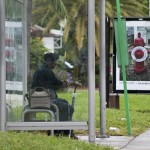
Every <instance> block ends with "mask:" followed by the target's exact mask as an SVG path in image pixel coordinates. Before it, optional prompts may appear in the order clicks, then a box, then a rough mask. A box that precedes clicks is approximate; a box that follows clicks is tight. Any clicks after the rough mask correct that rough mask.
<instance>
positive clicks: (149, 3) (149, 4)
mask: <svg viewBox="0 0 150 150" xmlns="http://www.w3.org/2000/svg"><path fill="white" fill-rule="evenodd" d="M149 17H150V0H149Z"/></svg>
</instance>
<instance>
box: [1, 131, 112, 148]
mask: <svg viewBox="0 0 150 150" xmlns="http://www.w3.org/2000/svg"><path fill="white" fill-rule="evenodd" d="M0 138H1V139H4V140H0V149H1V150H112V148H110V147H108V146H107V147H106V146H100V145H96V144H89V143H85V142H81V141H78V140H73V139H69V138H68V137H51V136H50V137H48V136H46V135H42V134H39V133H36V134H33V133H29V132H0Z"/></svg>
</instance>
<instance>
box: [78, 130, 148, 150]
mask: <svg viewBox="0 0 150 150" xmlns="http://www.w3.org/2000/svg"><path fill="white" fill-rule="evenodd" d="M78 137H79V140H81V141H85V142H88V136H78ZM95 143H96V144H100V145H105V146H111V147H113V148H114V149H116V150H150V129H149V130H148V131H146V132H145V133H143V134H141V135H139V136H137V137H132V136H110V137H109V138H96V139H95Z"/></svg>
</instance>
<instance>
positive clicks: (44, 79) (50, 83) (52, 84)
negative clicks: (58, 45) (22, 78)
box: [32, 65, 63, 98]
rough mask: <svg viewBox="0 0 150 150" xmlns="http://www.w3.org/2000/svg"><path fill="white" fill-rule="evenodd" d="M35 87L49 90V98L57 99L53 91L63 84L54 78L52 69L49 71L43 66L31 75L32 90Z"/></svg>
mask: <svg viewBox="0 0 150 150" xmlns="http://www.w3.org/2000/svg"><path fill="white" fill-rule="evenodd" d="M35 87H44V88H45V89H50V91H51V95H52V97H51V98H57V95H56V92H55V91H56V90H57V89H59V88H61V87H63V82H62V81H60V80H58V79H57V78H56V76H55V74H54V72H53V70H52V69H49V68H48V66H47V65H43V66H42V67H41V68H40V69H38V70H36V71H35V73H34V75H33V81H32V88H35Z"/></svg>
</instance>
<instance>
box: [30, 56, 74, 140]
mask: <svg viewBox="0 0 150 150" xmlns="http://www.w3.org/2000/svg"><path fill="white" fill-rule="evenodd" d="M58 59H59V56H58V55H57V54H55V53H46V54H45V55H44V64H43V65H42V66H41V68H39V69H37V70H36V71H35V72H34V75H33V81H32V86H31V88H32V89H34V88H36V87H44V88H45V89H49V90H50V94H51V100H52V102H53V103H54V104H55V105H57V107H58V109H59V121H70V120H71V118H72V115H73V112H74V108H73V107H72V106H71V105H70V104H69V103H68V101H67V100H65V99H61V98H58V96H57V93H56V90H58V89H59V88H65V87H67V85H68V83H67V82H66V81H61V80H59V79H57V77H56V76H55V74H54V72H53V69H54V68H55V66H56V61H57V60H58ZM56 132H57V133H58V134H59V133H60V132H61V131H56ZM63 134H66V135H67V134H69V130H65V131H63ZM71 137H73V138H76V137H75V135H74V134H73V132H72V134H71Z"/></svg>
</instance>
